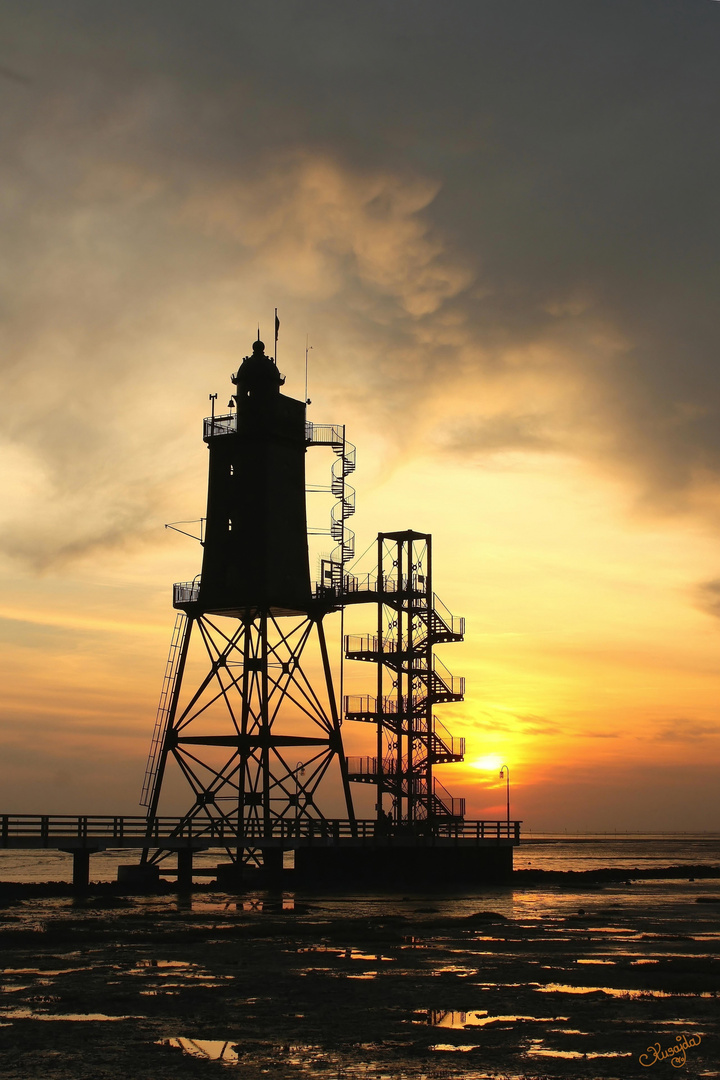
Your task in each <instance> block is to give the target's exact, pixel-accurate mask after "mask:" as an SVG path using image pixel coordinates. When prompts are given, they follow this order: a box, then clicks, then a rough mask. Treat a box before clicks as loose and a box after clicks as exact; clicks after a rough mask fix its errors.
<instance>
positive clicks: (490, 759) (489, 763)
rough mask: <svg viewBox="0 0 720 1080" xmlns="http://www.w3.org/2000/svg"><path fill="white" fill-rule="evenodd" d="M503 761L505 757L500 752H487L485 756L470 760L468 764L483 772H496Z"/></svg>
mask: <svg viewBox="0 0 720 1080" xmlns="http://www.w3.org/2000/svg"><path fill="white" fill-rule="evenodd" d="M502 763H503V759H502V758H501V757H500V755H499V754H485V756H484V757H479V758H475V759H474V761H469V762H468V764H469V765H470V766H471V767H472V768H473V769H478V770H481V771H483V772H495V771H497V770H498V769H499V768H500V766H501V765H502Z"/></svg>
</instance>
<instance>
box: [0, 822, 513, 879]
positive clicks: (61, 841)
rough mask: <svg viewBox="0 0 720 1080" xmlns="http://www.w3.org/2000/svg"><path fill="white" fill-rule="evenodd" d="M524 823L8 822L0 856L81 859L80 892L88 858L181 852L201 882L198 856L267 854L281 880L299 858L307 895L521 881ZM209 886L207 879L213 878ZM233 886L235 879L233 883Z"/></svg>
mask: <svg viewBox="0 0 720 1080" xmlns="http://www.w3.org/2000/svg"><path fill="white" fill-rule="evenodd" d="M520 824H521V823H520V822H519V821H506V820H505V821H447V822H436V823H435V824H434V825H433V827H432V828H431V829H430V828H428V829H427V830H425V831H423V830H422V829H419V828H416V829H413V830H406V829H404V828H403V827H402V826H400V827H398V828H392V827H389V826H387V825H385V824H384V823H383V822H378V821H377V820H375V819H371V820H368V819H361V820H358V821H354V822H352V821H349V820H348V819H346V818H341V819H326V820H317V819H311V818H300V819H298V820H297V821H295V820H293V819H287V820H283V821H276V822H274V823H273V827H272V828H271V829H270V830H267V829H265V828H264V827H263V825H262V822H248V823H246V827H245V829H244V831H243V832H242V833H240V832H238V830H237V829H236V828H234V827H233V826H232V824H231V823H228V822H223V821H220V820H217V819H215V820H212V821H211V820H208V819H205V820H201V819H199V818H194V819H192V820H189V821H188V820H185V819H183V818H177V817H158V818H155V819H154V821H153V822H152V823H151V826H150V827H148V822H147V819H146V818H144V817H140V816H117V817H113V816H103V815H100V816H83V815H81V816H78V817H72V816H69V815H48V814H45V815H40V814H3V815H0V847H3V848H12V849H16V850H17V849H23V848H25V849H30V850H33V849H35V850H37V849H41V848H53V849H55V850H57V851H65V852H67V853H69V854H72V855H73V882H74V884H75V885H77V886H79V887H82V886H84V885H86V884H87V881H88V875H89V858H90V855H91V854H92V853H94V852H99V851H106V850H108V849H114V848H135V849H137V848H148V849H150V848H152V849H161V850H163V851H177V853H178V869H177V871H175V870H172V869H170V868H167V869H166V868H164V867H163V866H160V867H159V873H160V876H162V875H163V874H164V873H167V874H168V875H172V876H175V875H176V874H177V876H178V877H179V878H182V879H183V881H184V883H185V884H189V883H191V882H192V875H193V869H192V856H193V854H194V853H195V852H198V851H207V850H209V849H212V848H223V847H224V848H227V849H228V850H238V849H242V848H244V849H253V850H257V851H261V852H262V853H263V859H264V861H265V862H266V865H267V868H268V872H269V874H270V876H273V875H274V877H276V878H277V877H279V875H280V871H281V868H282V856H283V852H285V851H294V852H295V870H294V879H295V880H296V881H298V882H299V883H302V884H304V885H312V884H314V883H318V884H324V885H327V884H331V883H334V884H341V885H342V884H346V885H353V886H356V887H357V886H361V885H363V884H381V883H382V884H393V883H397V884H402V885H404V886H410V885H413V884H417V885H429V884H434V885H438V884H442V883H443V882H445V881H447V882H451V881H465V882H471V881H475V882H479V881H490V880H498V879H504V878H507V877H508V876H509V875H510V874H511V873H512V852H513V848H514V847H516V846H517V845H518V844H519V843H520ZM204 876H207V872H205V873H204ZM226 876H227V874H226Z"/></svg>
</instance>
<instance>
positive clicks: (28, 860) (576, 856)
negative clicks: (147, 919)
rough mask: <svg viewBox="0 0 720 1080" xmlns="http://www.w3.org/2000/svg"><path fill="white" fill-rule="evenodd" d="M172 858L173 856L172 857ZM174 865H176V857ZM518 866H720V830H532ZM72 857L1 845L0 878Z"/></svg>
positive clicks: (62, 872) (61, 870) (104, 855)
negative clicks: (688, 831)
mask: <svg viewBox="0 0 720 1080" xmlns="http://www.w3.org/2000/svg"><path fill="white" fill-rule="evenodd" d="M139 858H140V851H139V850H134V849H132V848H114V849H113V848H111V849H109V850H107V851H102V852H97V853H96V854H93V855H92V857H91V859H90V878H91V880H92V881H97V882H102V881H115V880H116V878H117V868H118V866H119V865H120V864H123V863H135V862H138V860H139ZM171 859H172V857H171ZM219 862H227V853H226V852H225V850H224V849H222V848H218V849H217V850H210V851H204V852H198V853H197V855H196V856H195V859H194V866H195V869H196V870H201V869H209V868H212V867H215V866H217V864H218V863H219ZM171 865H174V859H172V863H171ZM514 865H515V869H516V870H554V871H558V870H559V871H568V870H574V871H579V870H599V869H604V868H614V869H621V870H623V871H627V874H628V877H632V871H633V870H651V869H660V868H662V867H669V866H720V833H604V834H601V833H577V834H567V833H563V834H558V833H528V834H526V835H525V836H524V837H523V839H522V843H521V844H520V846H519V847H518V848H516V849H515V853H514ZM71 879H72V856H70V855H68V854H65V853H64V852H62V851H53V850H51V849H46V850H39V851H38V850H33V851H15V850H0V882H2V881H8V882H27V883H31V882H42V881H70V880H71Z"/></svg>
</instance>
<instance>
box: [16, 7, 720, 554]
mask: <svg viewBox="0 0 720 1080" xmlns="http://www.w3.org/2000/svg"><path fill="white" fill-rule="evenodd" d="M4 19H5V24H6V30H7V34H8V35H9V39H11V40H12V42H13V68H12V70H13V71H14V70H15V68H16V67H17V69H18V71H20V70H21V71H22V72H24V73H26V75H24V76H23V77H24V78H25V77H26V78H27V79H28V80H29V81H28V82H27V83H23V84H22V85H21V84H20V83H19V82H17V80H12V79H9V78H6V79H5V80H4V81H3V115H4V120H5V128H4V130H5V135H4V141H3V144H2V146H1V147H0V150H1V151H2V153H1V154H0V173H1V179H2V196H1V198H0V227H2V229H3V236H4V245H3V247H4V262H3V265H2V266H0V297H1V300H0V309H1V310H0V315H2V322H3V329H2V341H1V342H0V346H1V350H2V358H3V368H4V376H5V384H4V385H5V388H6V389H5V392H4V394H3V398H2V400H0V429H1V431H2V434H3V437H4V440H5V443H6V445H7V446H9V447H10V451H9V452H10V453H12V454H13V455H16V456H17V457H18V458H22V460H23V462H24V465H23V468H24V469H25V470H27V471H30V472H34V473H35V474H36V475H37V476H38V477H41V481H38V483H39V485H40V489H41V490H42V504H41V506H39V507H38V506H36V507H34V508H28V506H27V505H25V503H23V499H25V497H26V495H27V490H28V489H26V490H25V493H24V494H23V493H20V496H19V497H18V498H17V499H16V498H15V496H14V497H13V499H12V500H10V502H8V503H6V505H5V516H6V522H7V524H6V527H5V529H4V530H3V532H2V534H1V536H0V545H2V546H3V547H4V550H5V551H6V552H8V553H10V554H12V555H13V556H14V557H17V558H25V559H26V560H29V561H30V562H31V563H32V564H33V565H34V566H36V567H46V566H49V565H53V564H54V563H56V562H58V561H60V562H61V561H63V560H65V561H67V560H70V559H77V558H82V557H83V556H84V554H87V553H89V552H92V551H95V550H100V549H104V548H107V547H108V546H113V545H121V546H122V545H126V544H127V543H131V542H134V541H135V540H136V539H139V540H141V541H145V540H147V538H148V537H149V536H151V535H156V533H155V532H154V530H156V529H159V525H160V524H161V523H162V519H163V517H165V518H166V519H168V520H169V519H171V518H175V517H178V516H181V515H182V513H184V512H185V510H184V508H183V510H182V511H179V510H178V507H179V506H180V505H181V504H182V501H183V499H184V498H185V497H186V493H187V492H189V490H190V489H191V486H192V485H191V480H192V478H193V477H194V476H199V475H200V471H199V467H198V471H197V472H193V470H194V469H195V468H196V467H195V466H194V465H192V463H191V462H192V454H194V452H195V445H194V443H193V445H192V450H191V447H190V442H189V441H187V439H186V437H185V433H184V430H183V425H184V424H189V423H190V418H191V416H192V415H193V413H192V408H191V402H192V401H194V400H198V397H197V396H198V395H202V396H203V397H205V395H206V394H207V392H208V382H211V388H213V389H215V388H216V384H217V383H218V382H220V380H221V379H225V380H226V379H227V372H228V370H229V369H230V367H232V366H235V364H236V362H237V361H238V360H239V357H240V355H242V352H243V351H245V350H246V349H247V344H248V341H246V338H248V339H249V333H250V330H249V328H250V327H252V326H253V325H254V320H255V319H256V318H257V315H258V313H259V312H262V311H270V310H271V309H272V305H273V304H275V303H277V304H278V306H280V307H281V308H282V310H283V329H284V332H285V328H286V327H288V326H292V325H293V324H295V325H298V326H301V327H302V328H303V331H302V334H299V335H298V337H299V338H300V337H304V329H305V328H306V327H307V326H309V325H311V326H314V327H318V328H319V331H318V338H319V346H320V345H322V348H320V347H318V349H317V351H316V353H315V354H314V355H315V357H316V368H317V374H316V377H317V380H318V383H319V384H322V385H323V387H324V392H325V394H326V396H327V399H328V400H338V401H340V400H342V401H344V402H348V401H351V403H352V408H351V411H354V412H355V413H356V414H357V415H358V416H359V417H362V418H363V422H364V423H366V424H367V425H368V427H370V426H371V425H372V424H373V423H374V424H375V430H376V432H377V433H378V434H383V435H384V436H385V437H386V438H388V439H389V440H390V441H391V442H392V440H393V439H394V441H395V453H398V454H399V453H404V454H410V453H421V452H426V451H427V447H428V445H429V444H432V445H439V446H441V447H443V448H444V450H445V452H447V453H452V454H455V455H456V456H457V457H458V459H459V460H460V459H464V456H465V455H466V453H467V450H468V449H471V450H472V451H473V455H474V458H475V459H476V460H478V459H481V458H483V457H485V456H490V455H497V454H498V453H503V452H518V451H519V452H524V453H562V454H571V455H574V456H576V457H578V458H579V459H581V460H582V461H584V462H586V463H587V464H588V466H589V467H590V468H592V469H594V470H601V471H604V472H606V473H607V474H609V475H612V476H614V477H616V478H617V479H618V480H619V481H620V482H622V483H624V484H626V485H627V486H628V488H629V490H630V491H632V492H634V493H635V497H636V500H637V505H638V506H639V507H640V508H641V509H642V510H644V511H646V512H649V513H663V514H679V513H687V514H694V515H700V516H703V517H705V518H706V519H707V520H709V521H710V522H711V523H712V524H713V525H715V526H716V525H717V524H719V523H720V424H718V414H719V413H720V369H719V368H718V365H717V355H718V348H719V346H720V341H719V340H718V338H719V336H720V331H719V328H718V320H717V317H716V311H715V299H714V298H715V296H716V294H717V292H718V287H719V286H720V281H719V280H718V275H719V273H720V271H719V270H718V265H717V258H716V252H717V248H718V241H719V240H720V236H719V235H718V232H719V231H720V225H719V224H718V218H717V214H716V192H717V189H718V184H719V183H720V148H719V147H718V143H717V139H716V138H715V131H716V128H717V121H718V113H720V90H719V89H718V84H717V78H716V63H717V51H718V47H719V46H720V13H719V12H718V10H717V8H716V7H715V6H714V5H713V6H712V7H711V6H709V5H701V4H678V3H676V2H675V0H672V2H671V0H636V3H634V4H633V5H631V7H628V5H627V3H625V2H624V0H606V3H604V4H602V5H599V4H598V5H578V4H577V3H575V2H574V0H545V2H544V3H543V4H542V5H538V4H537V3H536V2H535V0H516V2H515V3H514V4H512V5H508V4H503V3H495V2H490V3H486V4H482V5H478V4H476V3H474V2H473V0H458V2H457V3H455V4H453V5H452V6H451V7H450V8H448V7H447V6H446V5H445V6H439V5H437V4H436V3H434V2H433V0H418V3H416V4H415V5H414V7H413V19H412V21H411V22H409V21H408V19H407V17H406V12H405V10H404V9H403V7H402V6H393V5H388V4H385V3H374V2H370V3H368V4H363V5H341V6H338V5H337V4H330V3H329V2H326V0H311V2H309V3H303V4H298V3H297V2H295V0H276V2H275V3H273V4H271V5H266V4H260V3H255V2H251V3H248V4H243V5H237V4H235V3H231V2H230V0H217V2H216V3H215V4H213V5H211V6H207V5H206V6H204V7H203V8H202V9H200V8H198V6H197V5H196V4H194V3H191V2H189V0H172V3H170V2H168V0H157V2H156V3H155V4H153V5H152V6H150V7H148V5H147V4H144V3H139V2H136V0H128V2H127V3H126V4H124V5H122V7H120V8H117V7H114V8H111V7H107V6H101V5H97V4H94V3H92V2H91V0H69V3H68V4H66V5H64V6H63V11H62V12H59V11H58V10H57V6H56V5H54V4H52V3H50V2H49V0H38V2H37V3H35V4H33V5H32V7H31V8H29V7H28V5H26V4H23V3H19V2H17V0H10V2H9V3H7V4H6V6H5V12H4ZM8 70H11V69H8ZM193 395H195V397H193ZM188 438H189V437H188ZM166 507H167V509H165V508H166ZM197 509H198V513H201V512H202V509H201V508H197ZM190 512H191V511H190V510H188V513H190ZM158 535H159V533H158Z"/></svg>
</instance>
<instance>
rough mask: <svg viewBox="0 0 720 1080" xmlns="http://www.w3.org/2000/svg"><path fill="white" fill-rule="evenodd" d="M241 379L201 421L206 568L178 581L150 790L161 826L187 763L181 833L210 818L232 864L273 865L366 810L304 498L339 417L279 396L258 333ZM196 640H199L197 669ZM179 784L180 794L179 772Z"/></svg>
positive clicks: (146, 798)
mask: <svg viewBox="0 0 720 1080" xmlns="http://www.w3.org/2000/svg"><path fill="white" fill-rule="evenodd" d="M232 382H233V386H234V393H233V396H232V398H231V401H230V405H233V403H234V405H235V407H234V408H233V409H232V411H231V412H229V413H227V414H225V415H222V416H215V415H213V416H211V417H208V418H206V419H205V421H204V426H203V437H204V440H205V442H206V443H207V445H208V449H209V458H210V460H209V477H208V499H207V517H206V525H205V529H204V539H203V545H204V547H203V560H202V571H201V574H200V576H199V578H196V579H195V580H194V581H192V582H181V583H179V584H176V585H175V586H174V590H173V602H174V606H175V608H176V609H177V610H178V616H177V619H176V623H175V630H174V634H173V639H172V643H171V647H170V654H169V657H168V662H167V667H166V672H165V679H164V684H163V692H162V694H161V700H160V706H159V709H158V714H157V719H156V724H155V731H154V734H153V740H152V746H151V751H150V755H149V758H148V764H147V768H146V772H145V780H144V784H143V794H142V800H141V801H142V803H143V804H144V805H146V806H147V807H148V830H149V833H150V831H151V829H152V823H153V822H154V821H156V820H157V815H158V812H159V808H160V799H161V794H162V793H163V790H164V787H165V786H166V785H167V784H168V774H169V768H170V766H171V764H174V765H176V766H177V769H179V773H180V775H181V776H182V777H184V779H185V781H187V784H189V786H190V788H191V792H192V802H191V805H190V806H189V807H188V809H187V810H186V811H185V813H184V815H183V816H182V818H181V820H180V822H179V824H178V826H177V832H178V834H180V835H182V832H183V829H186V830H189V829H192V831H193V835H195V836H198V835H202V834H203V830H205V831H206V832H207V831H209V832H210V833H211V834H212V836H215V837H217V839H218V843H219V845H220V846H224V847H225V848H226V850H227V852H228V855H229V856H230V858H231V860H232V862H233V863H234V864H236V865H238V866H240V865H241V864H243V863H253V862H257V863H261V864H264V865H265V867H266V868H267V867H268V866H270V865H272V864H273V861H274V862H275V863H277V861H278V860H279V859H280V858H281V856H282V848H281V846H278V838H280V839H281V840H282V839H287V838H289V837H290V836H292V835H293V834H294V835H299V834H300V832H301V831H303V829H304V830H305V831H307V830H308V829H311V830H314V829H317V831H318V833H319V834H320V833H321V832H322V830H323V827H324V828H325V829H326V831H327V828H328V821H329V817H330V815H329V810H328V808H327V807H328V806H329V805H330V804H331V803H332V806H333V808H334V810H335V814H334V818H335V819H337V818H342V819H343V820H344V821H347V822H349V823H350V824H351V825H352V824H353V823H354V820H355V818H354V812H353V804H352V797H351V793H350V786H349V782H348V773H347V762H346V759H345V756H344V754H343V749H342V737H341V732H340V717H339V712H338V698H337V694H336V691H335V687H334V683H333V673H332V665H331V663H330V658H329V654H328V646H327V641H326V637H325V631H324V627H323V619H324V617H325V616H326V615H327V614H328V613H329V612H330V611H332V610H335V609H336V608H337V605H336V604H333V603H332V602H330V603H328V597H327V590H326V593H325V597H324V598H323V599H318V598H317V597H315V596H313V591H312V588H311V583H310V571H309V558H308V539H307V521H306V510H305V454H306V450H307V447H308V445H312V444H313V442H314V443H316V444H320V445H331V440H332V438H333V436H332V434H330V432H331V431H336V429H333V428H331V426H328V425H325V426H324V427H325V428H327V429H328V433H327V438H324V437H323V429H322V428H321V429H320V432H319V435H318V433H316V438H315V439H313V431H312V425H306V421H305V402H303V401H298V400H296V399H294V398H292V397H288V396H287V395H285V394H283V393H281V387H282V386H283V383H284V379H283V377H282V376H281V374H280V372H279V371H278V369H277V366H276V364H275V362H274V360H273V359H272V358H271V357H269V356H267V355H266V353H265V346H264V344H263V342H262V341H260V340H257V341H256V342H255V343H254V345H253V347H252V353H251V354H250V355H249V356H246V357H245V358H244V359H243V361H242V363H241V365H240V367H239V369H238V371H237V373H236V374H234V375H233V376H232ZM334 437H335V438H337V435H336V436H334ZM331 576H332V575H331ZM191 643H195V644H196V646H197V647H199V650H200V660H197V659H196V660H195V662H194V664H193V673H192V675H191V674H190V670H189V656H190V649H191ZM176 771H177V770H176ZM321 785H323V798H324V800H325V802H324V803H323V802H321V799H320V795H321V791H320V788H321ZM172 787H173V790H174V792H175V798H176V799H177V798H178V795H177V782H176V778H175V779H174V780H173V781H172ZM162 857H163V852H162V851H156V852H155V853H154V854H153V855H152V856H151V857H150V858H151V861H152V860H155V861H157V860H159V859H161V858H162ZM145 858H146V859H147V858H148V851H146V852H145Z"/></svg>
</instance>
